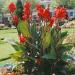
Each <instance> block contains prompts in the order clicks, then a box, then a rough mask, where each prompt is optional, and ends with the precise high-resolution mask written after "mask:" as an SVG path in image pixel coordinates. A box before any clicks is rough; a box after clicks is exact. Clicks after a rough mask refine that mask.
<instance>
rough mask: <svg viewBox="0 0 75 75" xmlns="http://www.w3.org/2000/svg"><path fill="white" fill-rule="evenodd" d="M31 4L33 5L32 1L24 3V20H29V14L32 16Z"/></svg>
mask: <svg viewBox="0 0 75 75" xmlns="http://www.w3.org/2000/svg"><path fill="white" fill-rule="evenodd" d="M30 6H31V4H30V2H26V3H25V4H24V8H23V16H22V18H23V20H27V19H28V18H29V16H30Z"/></svg>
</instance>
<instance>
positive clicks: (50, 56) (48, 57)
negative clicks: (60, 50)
mask: <svg viewBox="0 0 75 75" xmlns="http://www.w3.org/2000/svg"><path fill="white" fill-rule="evenodd" d="M42 58H44V59H56V53H55V51H54V50H51V51H50V53H48V54H44V55H43V56H42Z"/></svg>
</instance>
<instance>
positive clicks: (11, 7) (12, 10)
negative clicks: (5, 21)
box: [8, 2, 16, 13]
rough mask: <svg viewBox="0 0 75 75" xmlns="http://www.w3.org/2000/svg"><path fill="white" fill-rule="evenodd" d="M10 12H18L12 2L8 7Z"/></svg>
mask: <svg viewBox="0 0 75 75" xmlns="http://www.w3.org/2000/svg"><path fill="white" fill-rule="evenodd" d="M8 10H9V11H10V13H13V12H14V11H15V10H16V5H15V4H14V3H13V2H12V3H11V4H10V5H9V6H8Z"/></svg>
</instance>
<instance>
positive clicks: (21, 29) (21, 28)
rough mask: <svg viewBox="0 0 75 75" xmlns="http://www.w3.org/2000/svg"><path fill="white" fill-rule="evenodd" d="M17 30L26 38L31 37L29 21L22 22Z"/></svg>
mask: <svg viewBox="0 0 75 75" xmlns="http://www.w3.org/2000/svg"><path fill="white" fill-rule="evenodd" d="M17 29H18V31H19V32H21V33H22V35H23V36H24V37H27V38H28V37H30V31H29V25H28V22H27V21H22V20H21V21H20V22H19V24H18V26H17Z"/></svg>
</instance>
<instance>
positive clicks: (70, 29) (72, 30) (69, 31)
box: [62, 28, 75, 33]
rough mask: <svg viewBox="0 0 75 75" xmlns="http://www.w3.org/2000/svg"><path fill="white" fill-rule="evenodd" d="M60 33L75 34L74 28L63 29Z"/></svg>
mask: <svg viewBox="0 0 75 75" xmlns="http://www.w3.org/2000/svg"><path fill="white" fill-rule="evenodd" d="M62 31H68V33H72V32H75V28H65V29H62Z"/></svg>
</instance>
